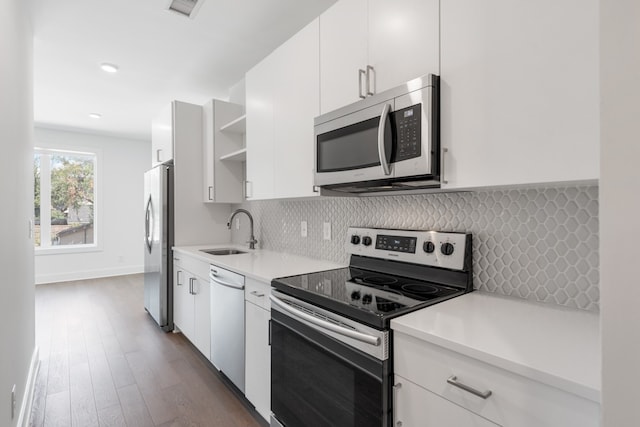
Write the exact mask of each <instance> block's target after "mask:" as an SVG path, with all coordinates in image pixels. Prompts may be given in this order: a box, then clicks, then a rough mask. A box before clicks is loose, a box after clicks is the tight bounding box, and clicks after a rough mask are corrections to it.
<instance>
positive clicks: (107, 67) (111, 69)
mask: <svg viewBox="0 0 640 427" xmlns="http://www.w3.org/2000/svg"><path fill="white" fill-rule="evenodd" d="M100 68H102V70H103V71H106V72H107V73H117V72H118V66H117V65H115V64H109V63H108V62H103V63H102V64H100Z"/></svg>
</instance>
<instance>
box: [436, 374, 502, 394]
mask: <svg viewBox="0 0 640 427" xmlns="http://www.w3.org/2000/svg"><path fill="white" fill-rule="evenodd" d="M447 382H448V383H449V384H451V385H452V386H454V387H458V388H461V389H462V390H464V391H467V392H469V393H471V394H474V395H476V396H478V397H480V398H482V399H486V398H488V397H489V396H491V393H492V392H491V390H487V391H479V390H476V389H475V388H473V387H469V386H468V385H466V384H462V383H461V382H458V377H456V376H455V375H451V376H450V377H449V378H448V379H447Z"/></svg>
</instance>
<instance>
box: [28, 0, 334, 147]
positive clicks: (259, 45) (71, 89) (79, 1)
mask: <svg viewBox="0 0 640 427" xmlns="http://www.w3.org/2000/svg"><path fill="white" fill-rule="evenodd" d="M200 1H201V2H202V5H201V6H200V7H199V10H198V11H197V13H196V15H195V17H194V18H192V19H190V18H187V17H184V16H181V15H178V14H176V13H173V12H169V11H167V6H168V3H169V1H168V0H133V1H132V0H34V12H33V13H34V119H35V122H36V125H38V126H43V127H50V128H58V129H69V130H79V131H83V132H90V133H99V134H107V135H114V136H119V137H124V138H131V139H143V140H150V138H151V119H152V118H153V117H154V116H155V115H156V114H157V113H158V112H159V111H160V110H161V109H162V107H163V106H165V105H167V104H168V103H169V102H170V101H171V100H174V99H177V100H181V101H185V102H191V103H195V104H204V103H205V102H206V101H208V100H209V99H211V98H218V99H227V98H228V96H229V88H230V87H231V86H233V85H234V84H236V83H237V82H239V81H240V80H241V79H242V78H243V77H244V74H245V72H246V71H248V70H249V69H251V67H252V66H254V65H255V64H257V63H258V62H260V60H261V59H262V58H264V57H265V56H267V55H268V54H269V53H270V52H271V51H273V50H274V49H275V48H276V47H277V46H279V45H280V44H282V43H283V42H284V41H285V40H287V39H288V38H289V37H291V36H292V35H293V34H295V33H296V32H297V31H298V30H299V29H301V28H302V27H304V26H305V25H306V24H307V23H309V22H311V21H312V20H313V19H314V18H315V17H316V16H318V15H319V14H320V13H321V12H322V11H324V10H326V9H327V8H328V7H329V6H330V5H331V4H332V3H334V2H335V0H200ZM104 62H108V63H113V64H117V65H118V67H119V71H118V72H117V73H115V74H110V73H106V72H104V71H102V69H101V68H100V64H101V63H104ZM90 113H99V114H101V115H102V118H100V119H94V118H90V117H89V114H90Z"/></svg>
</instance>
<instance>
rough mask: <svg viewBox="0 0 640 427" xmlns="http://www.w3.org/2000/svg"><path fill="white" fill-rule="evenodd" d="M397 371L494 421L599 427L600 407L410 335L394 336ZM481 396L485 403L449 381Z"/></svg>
mask: <svg viewBox="0 0 640 427" xmlns="http://www.w3.org/2000/svg"><path fill="white" fill-rule="evenodd" d="M394 342H395V344H394V358H395V361H394V372H395V373H396V374H398V375H401V376H403V377H405V378H407V379H409V380H411V381H413V382H415V383H416V384H418V385H419V386H421V387H424V388H425V389H427V390H430V391H432V392H433V393H436V394H438V395H440V396H442V397H444V398H445V399H447V400H450V401H451V402H454V403H456V404H458V405H460V406H462V407H464V408H466V409H468V410H470V411H472V412H474V413H476V414H478V415H480V416H482V417H484V418H487V419H489V420H491V421H493V422H494V423H497V424H500V425H504V426H519V427H556V426H563V427H587V426H593V427H595V426H598V425H599V419H600V405H599V404H598V403H596V402H593V401H590V400H587V399H584V398H582V397H579V396H576V395H574V394H571V393H568V392H565V391H562V390H560V389H557V388H555V387H551V386H548V385H545V384H542V383H540V382H537V381H534V380H531V379H528V378H525V377H522V376H520V375H517V374H514V373H511V372H508V371H505V370H503V369H500V368H497V367H495V366H492V365H489V364H486V363H484V362H480V361H478V360H475V359H472V358H469V357H467V356H463V355H461V354H459V353H456V352H453V351H450V350H447V349H445V348H442V347H439V346H436V345H434V344H430V343H427V342H424V341H421V340H418V339H416V338H413V337H411V336H408V335H405V334H402V333H397V332H396V333H395V335H394ZM451 377H456V379H457V381H458V382H459V383H462V384H464V385H467V386H469V387H472V388H474V389H476V390H478V391H480V392H484V391H489V390H490V391H491V392H492V394H491V395H490V396H489V397H487V398H486V399H483V398H481V397H478V396H476V395H474V394H472V393H470V392H468V391H465V390H463V389H461V388H459V387H456V386H454V385H452V384H449V383H448V382H447V379H449V378H451Z"/></svg>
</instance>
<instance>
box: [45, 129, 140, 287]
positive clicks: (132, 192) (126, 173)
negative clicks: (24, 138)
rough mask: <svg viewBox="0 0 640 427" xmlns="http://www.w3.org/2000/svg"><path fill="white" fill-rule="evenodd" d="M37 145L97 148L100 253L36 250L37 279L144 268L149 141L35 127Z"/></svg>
mask: <svg viewBox="0 0 640 427" xmlns="http://www.w3.org/2000/svg"><path fill="white" fill-rule="evenodd" d="M35 145H36V147H46V148H61V149H75V150H80V151H83V150H84V151H97V152H98V156H99V157H100V158H99V160H98V186H97V189H98V201H97V215H96V218H97V219H96V221H97V230H98V246H99V248H100V250H99V251H94V252H83V253H57V254H38V253H37V251H36V257H35V278H36V283H51V282H58V281H66V280H78V279H86V278H93V277H105V276H115V275H120V274H130V273H141V272H143V271H144V251H143V244H142V242H143V241H144V206H143V205H144V200H143V199H144V194H143V193H144V181H143V175H144V172H145V171H146V170H148V169H149V168H151V156H150V153H151V143H150V142H149V141H136V140H127V139H118V138H114V137H109V136H98V135H92V134H87V133H79V132H67V131H60V130H51V129H42V128H38V127H36V129H35Z"/></svg>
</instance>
